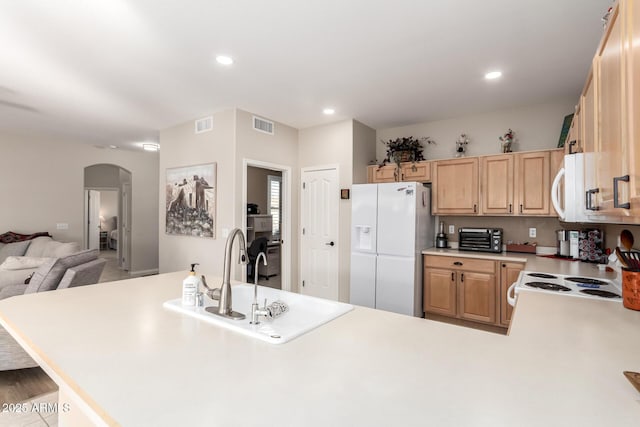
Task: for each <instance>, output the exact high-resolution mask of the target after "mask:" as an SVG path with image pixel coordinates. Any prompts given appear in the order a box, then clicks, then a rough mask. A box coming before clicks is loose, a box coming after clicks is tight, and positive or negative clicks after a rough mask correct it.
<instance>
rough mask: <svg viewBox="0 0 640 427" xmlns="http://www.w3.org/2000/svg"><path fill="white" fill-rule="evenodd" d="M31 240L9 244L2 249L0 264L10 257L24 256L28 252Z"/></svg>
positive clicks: (0, 251)
mask: <svg viewBox="0 0 640 427" xmlns="http://www.w3.org/2000/svg"><path fill="white" fill-rule="evenodd" d="M30 243H31V241H30V240H27V241H24V242H15V243H7V244H4V245H2V247H1V248H0V264H2V263H3V262H4V260H5V259H7V257H10V256H22V255H24V254H25V252H26V251H27V248H28V247H29V244H30Z"/></svg>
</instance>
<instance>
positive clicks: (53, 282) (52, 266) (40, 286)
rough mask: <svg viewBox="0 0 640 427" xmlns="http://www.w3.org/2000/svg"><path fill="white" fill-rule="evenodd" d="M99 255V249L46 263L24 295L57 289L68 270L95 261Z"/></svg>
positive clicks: (37, 271) (36, 273) (34, 275)
mask: <svg viewBox="0 0 640 427" xmlns="http://www.w3.org/2000/svg"><path fill="white" fill-rule="evenodd" d="M98 254H99V251H98V250H97V249H87V250H84V251H80V252H77V253H75V254H71V255H67V256H65V257H63V258H58V259H54V260H53V261H49V262H46V263H44V264H43V265H42V266H40V267H39V268H38V269H37V270H36V271H35V273H34V274H33V277H31V281H30V282H29V286H27V289H26V290H25V291H24V293H25V294H31V293H34V292H45V291H51V290H53V289H56V288H57V287H58V284H59V283H60V280H61V279H62V276H64V273H65V272H66V271H67V269H68V268H70V267H75V266H76V265H80V264H84V263H86V262H89V261H93V260H94V259H97V258H98Z"/></svg>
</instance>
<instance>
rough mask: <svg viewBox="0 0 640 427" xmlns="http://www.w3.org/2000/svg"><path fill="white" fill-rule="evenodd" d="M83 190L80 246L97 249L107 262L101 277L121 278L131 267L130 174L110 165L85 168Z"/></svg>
mask: <svg viewBox="0 0 640 427" xmlns="http://www.w3.org/2000/svg"><path fill="white" fill-rule="evenodd" d="M84 188H85V197H84V207H83V212H84V224H85V226H84V247H85V248H91V249H100V256H101V257H102V258H105V259H107V266H106V267H105V272H104V273H103V276H109V277H112V278H114V279H113V280H117V278H124V277H123V274H124V273H123V272H128V271H129V269H130V266H131V256H130V253H131V227H130V224H131V172H129V171H128V170H126V169H123V168H121V167H119V166H117V165H110V164H97V165H91V166H87V167H86V168H85V170H84ZM112 269H113V270H114V271H111V270H112ZM126 275H128V273H126Z"/></svg>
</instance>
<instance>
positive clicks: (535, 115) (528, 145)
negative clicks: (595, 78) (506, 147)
mask: <svg viewBox="0 0 640 427" xmlns="http://www.w3.org/2000/svg"><path fill="white" fill-rule="evenodd" d="M575 101H576V100H575V99H574V98H562V99H558V100H555V101H552V102H548V103H545V104H539V105H529V106H524V107H520V108H511V109H508V110H500V111H494V112H491V113H485V114H475V115H470V116H464V117H457V118H453V119H448V120H440V121H434V122H424V123H418V124H414V125H410V126H402V127H395V128H387V129H378V131H377V143H376V157H377V161H378V163H380V162H381V161H382V160H383V159H384V157H385V152H386V149H385V147H384V144H382V143H381V142H380V140H383V141H388V140H389V139H395V138H398V137H403V136H405V137H406V136H414V137H416V138H420V137H427V136H428V137H431V138H432V139H434V140H435V141H436V145H433V144H431V145H428V146H426V148H425V151H424V154H425V158H426V159H446V158H451V157H455V151H454V150H455V141H456V139H457V138H458V136H460V134H461V133H466V134H467V135H468V136H469V138H470V139H471V142H470V143H469V145H467V156H478V155H483V154H498V153H500V152H501V146H500V141H499V140H498V137H500V136H502V135H504V133H505V132H506V131H507V129H509V128H511V129H513V131H514V132H515V136H516V143H515V144H514V145H513V151H529V150H540V149H547V148H555V147H556V146H557V144H558V139H559V138H560V131H561V130H562V122H563V119H564V117H565V116H566V115H567V114H572V113H573V112H574V110H575Z"/></svg>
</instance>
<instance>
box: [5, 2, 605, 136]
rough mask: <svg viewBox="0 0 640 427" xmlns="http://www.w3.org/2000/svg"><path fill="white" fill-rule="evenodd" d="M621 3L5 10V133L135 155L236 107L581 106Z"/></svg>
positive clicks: (297, 120) (458, 111)
mask: <svg viewBox="0 0 640 427" xmlns="http://www.w3.org/2000/svg"><path fill="white" fill-rule="evenodd" d="M454 3H455V5H456V7H455V8H454V7H452V4H454ZM610 5H611V1H610V0H561V1H558V0H535V1H534V0H529V1H525V0H521V1H513V0H484V1H477V0H456V1H455V2H451V1H443V0H440V1H433V0H422V1H421V0H394V1H393V2H392V1H383V0H380V1H371V0H367V1H365V0H347V1H345V0H305V1H300V0H271V1H264V0H183V1H177V0H174V1H168V0H164V1H161V0H109V1H106V0H75V1H72V0H56V1H55V2H53V1H49V2H44V1H41V0H20V1H15V0H0V10H2V13H1V14H0V46H1V49H0V50H1V52H2V54H1V55H0V129H1V130H7V131H12V132H25V133H30V134H37V135H48V136H55V137H56V138H67V139H69V140H74V141H82V142H86V143H90V144H94V145H116V146H118V147H123V148H132V147H134V146H135V143H137V142H141V141H157V138H158V131H159V130H161V129H165V128H167V127H170V126H173V125H175V124H179V123H182V122H185V121H187V120H191V119H195V118H199V117H202V116H204V115H207V114H210V113H212V112H215V111H219V110H223V109H227V108H233V107H237V108H241V109H243V110H247V111H250V112H253V113H256V114H259V115H262V116H264V117H266V118H269V119H272V120H276V121H279V122H283V123H285V124H288V125H290V126H293V127H296V128H305V127H310V126H315V125H319V124H323V123H329V122H333V121H337V120H342V119H348V118H355V119H357V120H359V121H361V122H363V123H365V124H366V125H368V126H371V127H373V128H376V129H381V128H386V127H393V126H400V125H405V124H412V123H418V122H425V121H431V120H439V119H444V118H450V117H457V116H462V115H465V114H473V113H479V112H485V111H494V110H498V109H503V108H509V107H512V106H520V105H526V104H535V103H542V102H547V101H549V100H551V99H557V98H560V97H575V98H576V99H577V97H578V95H579V93H580V90H581V88H582V85H583V83H584V80H585V78H586V74H587V72H588V70H589V66H590V62H591V59H592V57H593V55H594V53H595V49H596V46H597V44H598V41H599V39H600V37H601V35H602V23H601V22H600V18H601V17H602V15H603V14H604V12H605V11H606V9H607V7H608V6H610ZM219 54H227V55H230V56H232V57H233V58H234V60H235V63H234V64H233V65H232V66H230V67H224V66H221V65H219V64H217V63H216V62H215V60H214V58H215V56H216V55H219ZM494 69H500V70H502V72H503V77H502V78H501V79H498V80H495V81H486V80H485V79H484V78H483V76H484V74H485V73H486V72H488V71H491V70H494ZM329 106H330V107H333V108H335V111H336V113H335V115H333V116H325V115H323V114H322V109H323V108H325V107H329Z"/></svg>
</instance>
